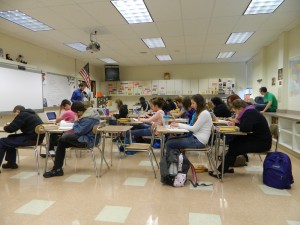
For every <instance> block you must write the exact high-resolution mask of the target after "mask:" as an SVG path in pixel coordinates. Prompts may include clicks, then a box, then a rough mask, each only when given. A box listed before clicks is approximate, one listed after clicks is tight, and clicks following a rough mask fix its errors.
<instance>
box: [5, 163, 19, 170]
mask: <svg viewBox="0 0 300 225" xmlns="http://www.w3.org/2000/svg"><path fill="white" fill-rule="evenodd" d="M2 168H3V169H18V168H19V166H18V165H17V164H16V163H15V164H8V163H5V164H2Z"/></svg>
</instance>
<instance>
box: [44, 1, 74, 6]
mask: <svg viewBox="0 0 300 225" xmlns="http://www.w3.org/2000/svg"><path fill="white" fill-rule="evenodd" d="M38 1H39V2H40V3H42V4H43V5H45V6H59V5H72V4H73V3H74V2H73V0H63V1H61V0H51V1H49V0H38Z"/></svg>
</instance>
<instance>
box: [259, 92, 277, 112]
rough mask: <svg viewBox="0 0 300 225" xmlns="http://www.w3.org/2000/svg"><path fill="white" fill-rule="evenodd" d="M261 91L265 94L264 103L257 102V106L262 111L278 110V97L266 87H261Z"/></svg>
mask: <svg viewBox="0 0 300 225" xmlns="http://www.w3.org/2000/svg"><path fill="white" fill-rule="evenodd" d="M259 92H260V93H261V94H262V95H263V96H264V104H256V105H255V108H256V109H257V110H258V111H261V113H264V112H276V110H277V99H276V97H275V95H273V94H272V93H270V92H268V90H267V88H266V87H261V88H260V89H259Z"/></svg>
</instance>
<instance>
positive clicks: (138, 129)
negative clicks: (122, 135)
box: [131, 124, 151, 136]
mask: <svg viewBox="0 0 300 225" xmlns="http://www.w3.org/2000/svg"><path fill="white" fill-rule="evenodd" d="M131 135H133V136H151V126H150V125H148V124H142V125H138V126H134V127H133V129H132V130H131Z"/></svg>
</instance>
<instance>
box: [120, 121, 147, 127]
mask: <svg viewBox="0 0 300 225" xmlns="http://www.w3.org/2000/svg"><path fill="white" fill-rule="evenodd" d="M143 123H144V122H142V121H127V122H120V124H124V125H129V126H134V125H141V124H143Z"/></svg>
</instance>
